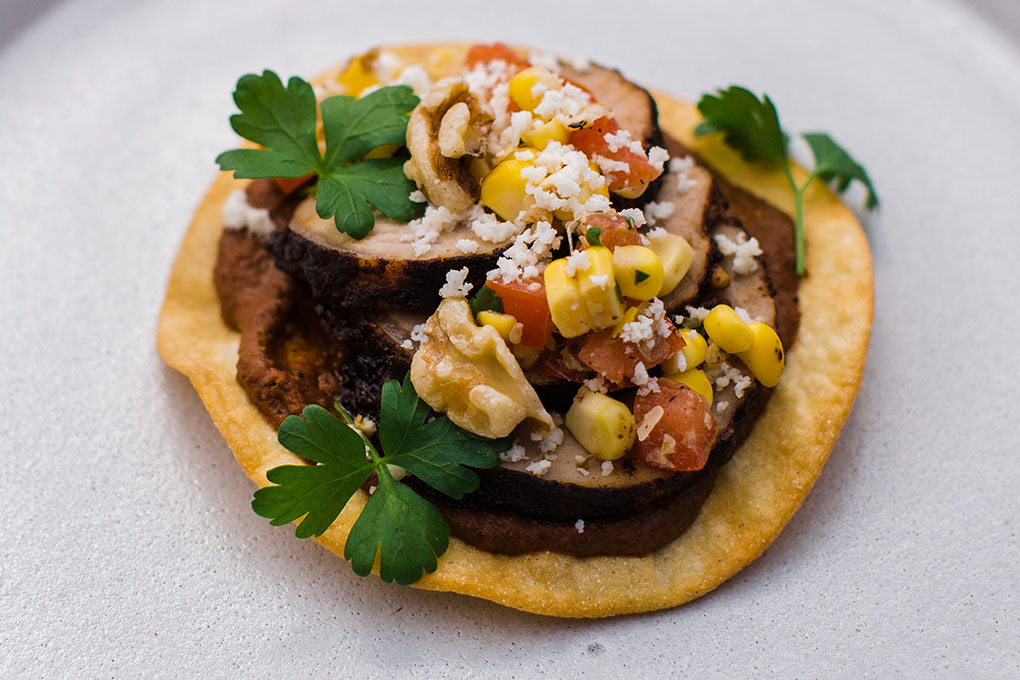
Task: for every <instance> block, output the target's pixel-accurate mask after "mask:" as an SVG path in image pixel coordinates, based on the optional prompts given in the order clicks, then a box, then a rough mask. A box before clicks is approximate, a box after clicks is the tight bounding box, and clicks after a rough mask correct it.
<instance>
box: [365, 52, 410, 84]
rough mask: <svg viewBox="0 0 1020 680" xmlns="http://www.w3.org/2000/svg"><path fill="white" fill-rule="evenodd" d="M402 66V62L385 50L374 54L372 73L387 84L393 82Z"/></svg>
mask: <svg viewBox="0 0 1020 680" xmlns="http://www.w3.org/2000/svg"><path fill="white" fill-rule="evenodd" d="M403 65H404V62H402V61H401V60H400V57H398V56H397V55H395V54H393V53H392V52H389V51H387V50H379V51H378V52H376V56H375V59H373V60H372V73H373V75H375V77H376V78H378V79H379V80H381V81H382V82H384V83H388V82H390V81H392V80H393V77H394V76H396V75H397V73H398V72H399V70H400V67H401V66H403Z"/></svg>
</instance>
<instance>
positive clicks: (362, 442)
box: [251, 377, 511, 585]
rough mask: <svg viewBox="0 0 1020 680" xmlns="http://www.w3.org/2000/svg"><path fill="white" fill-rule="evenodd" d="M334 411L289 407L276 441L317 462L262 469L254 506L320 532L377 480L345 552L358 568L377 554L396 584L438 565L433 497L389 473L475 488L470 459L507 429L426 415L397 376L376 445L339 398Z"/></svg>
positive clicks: (441, 537)
mask: <svg viewBox="0 0 1020 680" xmlns="http://www.w3.org/2000/svg"><path fill="white" fill-rule="evenodd" d="M336 409H337V412H338V413H339V414H340V417H339V418H338V417H336V416H334V415H333V414H331V413H330V412H329V411H327V410H326V409H324V408H322V407H321V406H314V405H313V406H307V407H305V409H304V412H303V413H304V419H302V418H299V417H297V416H289V417H288V418H287V419H286V420H284V421H283V424H282V425H281V426H280V431H279V434H278V438H279V441H280V444H282V445H283V446H284V447H285V448H287V449H289V450H290V451H292V452H294V453H296V454H297V455H299V456H301V457H303V458H306V459H308V460H310V461H313V462H314V463H317V464H316V465H282V466H280V467H275V468H273V469H271V470H270V471H269V472H268V473H267V474H266V477H267V478H268V479H269V481H270V482H272V483H273V484H274V485H275V486H267V487H265V488H263V489H259V490H258V491H256V492H255V496H254V498H253V499H252V504H251V505H252V509H253V510H254V511H255V512H256V514H258V515H261V516H262V517H267V518H269V519H270V524H272V525H274V526H280V525H283V524H288V523H290V522H293V521H296V520H298V519H300V518H302V517H304V519H302V520H301V523H300V524H298V526H297V529H296V531H295V533H296V534H297V536H298V537H299V538H308V537H309V536H321V535H322V534H323V533H324V532H325V531H326V529H328V528H329V527H330V525H331V524H332V523H333V521H334V520H336V518H337V517H338V516H339V515H340V512H341V511H342V510H343V509H344V506H345V505H347V501H348V500H350V498H351V496H353V495H354V493H355V492H356V491H357V490H358V488H360V487H361V485H362V484H364V483H365V481H366V480H368V478H369V476H370V475H371V474H372V473H375V474H376V476H377V477H378V481H377V483H376V489H375V491H374V492H373V493H372V495H371V496H369V499H368V502H367V503H366V504H365V507H364V509H362V511H361V514H360V515H359V516H358V519H357V521H355V523H354V526H353V527H352V528H351V532H350V534H349V535H348V536H347V543H346V545H345V547H344V558H345V559H347V560H350V562H351V568H352V569H353V570H354V572H355V573H356V574H358V575H359V576H365V575H367V574H368V573H369V572H371V571H372V565H373V563H374V562H375V558H376V554H378V555H379V576H380V577H381V578H382V580H384V581H387V582H389V581H396V582H397V583H399V584H401V585H408V584H411V583H414V582H415V581H417V580H418V579H420V578H421V576H422V570H424V571H425V572H428V573H431V572H433V571H435V570H436V567H437V564H438V563H437V558H438V557H439V556H440V555H442V554H443V553H444V552H446V549H447V547H448V546H449V542H450V525H449V524H448V523H447V522H446V520H445V519H443V516H442V515H440V514H439V511H438V510H436V508H435V506H433V505H432V504H431V503H429V502H428V501H427V500H425V499H424V498H422V497H421V496H419V495H418V494H417V493H415V492H414V491H413V490H412V489H411V488H410V487H407V486H405V485H404V484H402V483H400V482H399V481H398V480H397V479H395V478H394V476H393V473H392V472H391V470H392V469H393V468H391V467H390V466H397V467H398V468H400V469H402V470H405V471H406V472H407V473H409V474H411V475H414V476H415V477H417V478H418V479H420V480H421V481H423V482H425V483H426V484H428V485H429V486H431V487H432V488H434V489H436V490H438V491H440V492H442V493H444V494H446V495H447V496H450V497H451V498H455V499H459V498H462V497H463V496H464V494H466V493H469V492H471V491H474V490H475V489H477V488H478V484H479V483H480V480H479V478H478V475H477V474H476V473H475V472H474V470H472V469H471V468H482V469H486V468H492V467H495V466H496V465H498V464H499V454H500V453H502V452H504V451H506V450H507V449H509V448H510V444H511V442H510V438H509V437H504V438H502V439H483V438H481V437H476V436H475V435H473V434H470V433H469V432H466V431H464V430H462V429H460V428H459V427H457V426H456V425H454V424H453V423H452V422H450V420H449V418H446V417H445V416H439V417H437V418H433V419H431V420H430V419H429V414H430V410H429V407H428V405H426V404H425V402H424V401H422V400H421V398H420V397H418V394H417V393H416V392H415V390H414V385H412V384H411V379H410V377H405V378H404V382H403V384H401V383H400V382H399V381H397V380H390V381H389V382H387V383H386V384H384V385H383V389H382V409H381V412H380V416H379V443H380V448H381V449H382V453H380V452H379V450H377V449H376V447H375V446H374V445H373V444H372V442H371V441H370V440H369V439H368V437H366V436H365V434H364V433H363V432H362V431H361V430H360V429H358V428H357V427H355V425H354V419H353V418H351V415H350V414H349V413H348V412H347V411H345V410H344V409H343V407H342V406H340V405H339V404H337V405H336Z"/></svg>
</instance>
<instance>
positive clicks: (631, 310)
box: [612, 307, 638, 338]
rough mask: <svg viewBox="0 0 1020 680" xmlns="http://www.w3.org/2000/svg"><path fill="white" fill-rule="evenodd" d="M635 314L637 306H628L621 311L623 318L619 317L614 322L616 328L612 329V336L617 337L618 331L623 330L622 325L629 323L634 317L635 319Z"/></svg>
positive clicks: (636, 313)
mask: <svg viewBox="0 0 1020 680" xmlns="http://www.w3.org/2000/svg"><path fill="white" fill-rule="evenodd" d="M637 315H638V308H637V307H628V308H627V311H625V312H624V313H623V318H621V319H620V321H619V322H618V323H617V324H616V328H614V329H613V336H612V337H614V338H616V337H619V335H620V333H622V332H623V327H624V326H626V325H627V324H629V323H630V322H631V321H633V320H634V319H636V318H637Z"/></svg>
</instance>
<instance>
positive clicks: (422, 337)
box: [411, 323, 429, 342]
mask: <svg viewBox="0 0 1020 680" xmlns="http://www.w3.org/2000/svg"><path fill="white" fill-rule="evenodd" d="M428 339H429V336H428V334H426V333H425V324H423V323H417V324H415V325H414V327H413V328H412V329H411V340H412V341H414V342H425V341H426V340H428Z"/></svg>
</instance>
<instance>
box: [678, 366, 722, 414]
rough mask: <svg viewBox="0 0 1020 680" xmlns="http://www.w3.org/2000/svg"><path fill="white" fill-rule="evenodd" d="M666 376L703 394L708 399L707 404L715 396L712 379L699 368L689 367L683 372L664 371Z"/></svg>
mask: <svg viewBox="0 0 1020 680" xmlns="http://www.w3.org/2000/svg"><path fill="white" fill-rule="evenodd" d="M666 377H667V378H669V379H670V380H673V381H675V382H678V383H680V384H681V385H687V386H688V387H690V388H691V389H692V390H694V391H695V392H697V393H698V394H700V395H701V396H703V397H704V398H705V399H706V400H707V401H708V405H709V406H711V405H712V398H713V397H714V396H715V395H714V393H713V392H712V381H711V380H709V379H708V376H707V375H705V372H704V371H702V370H701V369H699V368H689V369H687V370H686V371H684V372H683V373H666Z"/></svg>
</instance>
